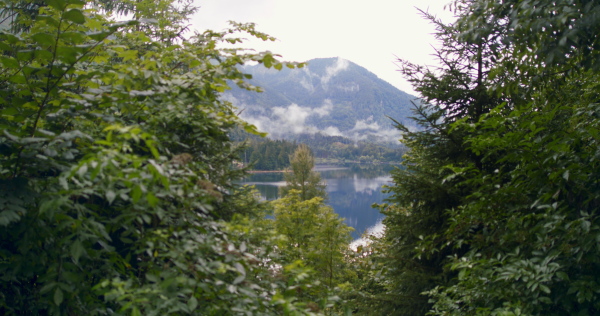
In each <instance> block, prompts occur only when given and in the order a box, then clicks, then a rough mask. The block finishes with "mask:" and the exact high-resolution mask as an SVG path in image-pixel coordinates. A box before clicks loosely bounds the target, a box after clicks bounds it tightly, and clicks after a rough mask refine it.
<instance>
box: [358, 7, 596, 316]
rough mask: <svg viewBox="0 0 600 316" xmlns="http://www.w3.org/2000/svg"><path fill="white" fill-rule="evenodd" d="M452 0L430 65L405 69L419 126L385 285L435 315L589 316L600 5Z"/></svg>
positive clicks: (390, 217) (392, 226)
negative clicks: (425, 302)
mask: <svg viewBox="0 0 600 316" xmlns="http://www.w3.org/2000/svg"><path fill="white" fill-rule="evenodd" d="M453 8H454V9H455V13H456V14H457V15H458V17H459V18H458V20H457V22H456V23H454V24H452V25H448V26H446V25H441V24H439V23H438V26H439V27H440V28H439V30H440V34H441V35H443V36H442V39H443V44H444V47H443V48H442V49H441V50H440V57H441V60H442V61H443V62H444V65H443V66H442V67H441V69H438V70H437V71H435V72H434V71H429V70H428V69H426V68H424V67H419V66H415V65H411V64H409V63H405V64H404V68H403V71H404V73H405V74H406V75H408V77H409V79H410V80H412V81H413V83H415V84H416V89H417V90H418V91H419V92H421V93H422V94H423V96H424V99H425V100H426V101H427V104H424V105H421V106H419V107H417V111H418V114H419V117H418V121H419V122H420V123H421V124H423V125H424V126H425V127H426V130H425V131H424V132H420V133H411V132H410V131H408V130H407V129H404V131H405V132H406V134H405V137H404V140H405V142H406V145H407V146H408V147H409V148H410V149H411V150H410V152H409V153H408V155H407V156H406V157H407V159H406V166H407V171H406V172H404V171H398V172H396V173H395V175H394V182H395V186H394V187H392V188H390V189H391V190H392V191H393V192H394V193H396V194H395V195H394V197H393V198H392V199H390V202H393V203H394V205H391V206H390V207H389V208H387V210H386V211H385V213H386V215H387V217H386V220H385V224H386V234H385V236H384V239H383V240H385V241H386V244H387V245H388V247H389V248H388V249H387V250H386V253H385V255H384V256H383V258H382V259H380V260H382V262H386V263H388V265H389V266H392V267H393V268H391V269H388V270H384V274H386V277H387V278H388V279H389V283H386V284H385V285H386V286H387V285H388V284H391V285H392V286H391V287H387V288H386V287H384V289H385V291H384V293H385V294H387V295H389V294H396V295H402V294H406V293H418V292H417V290H419V291H425V293H419V294H421V295H428V296H429V298H430V302H429V303H430V304H432V305H429V306H425V308H424V309H421V311H420V312H419V313H424V312H425V311H426V310H427V309H429V310H430V314H433V315H595V314H597V313H598V311H599V310H600V305H598V303H597V302H598V297H597V296H598V293H599V291H600V287H599V286H598V284H600V283H599V282H600V280H598V276H597V274H596V273H594V272H593V271H595V270H596V269H597V268H598V263H599V262H598V259H597V258H598V257H599V256H598V255H599V253H598V251H599V250H600V249H599V248H598V247H597V246H598V240H599V239H598V238H600V235H599V230H598V227H599V226H598V214H597V213H598V205H599V204H598V201H599V197H600V187H599V186H598V181H597V175H596V170H598V167H599V166H598V162H597V159H596V158H597V152H598V137H597V136H598V135H597V134H598V133H597V129H598V115H599V114H598V113H599V112H598V111H599V110H600V109H599V108H598V100H599V98H598V96H599V95H598V84H597V79H598V68H597V65H598V63H597V60H598V54H597V52H596V50H594V47H596V46H597V40H596V36H595V35H593V34H596V33H597V28H598V26H599V25H600V24H599V23H598V12H600V11H598V10H600V6H598V4H597V3H596V2H593V1H579V2H577V1H576V2H573V1H558V2H546V1H505V2H497V1H487V0H477V1H456V2H455V3H454V5H453ZM449 57H450V58H452V59H450V60H449V59H448V58H449ZM400 127H401V128H402V126H400ZM392 263H394V265H392ZM418 272H423V274H424V275H421V276H418V277H417V278H413V276H415V275H418V274H416V273H418ZM376 285H377V284H376ZM370 289H372V290H375V289H377V287H375V286H374V287H372V288H370ZM377 297H382V295H379V296H376V298H377ZM379 306H381V305H379ZM397 311H398V310H396V312H397ZM399 314H402V313H399ZM404 314H408V313H407V312H406V311H405V312H404ZM411 314H416V313H415V312H413V313H411Z"/></svg>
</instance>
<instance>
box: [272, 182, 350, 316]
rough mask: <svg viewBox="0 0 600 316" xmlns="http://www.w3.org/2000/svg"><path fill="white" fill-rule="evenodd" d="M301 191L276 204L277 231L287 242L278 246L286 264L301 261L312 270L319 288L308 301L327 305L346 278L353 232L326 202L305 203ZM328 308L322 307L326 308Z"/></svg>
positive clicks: (321, 199)
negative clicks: (349, 246)
mask: <svg viewBox="0 0 600 316" xmlns="http://www.w3.org/2000/svg"><path fill="white" fill-rule="evenodd" d="M300 194H301V192H300V191H299V190H295V189H291V190H290V191H289V192H288V194H287V195H286V196H284V197H282V198H280V199H278V200H275V201H273V202H272V203H273V208H274V215H275V223H274V225H275V229H276V231H277V232H278V233H279V234H281V235H283V236H285V237H286V238H285V239H284V240H282V241H281V243H280V244H279V249H280V251H281V254H282V256H283V257H284V258H285V262H289V263H292V262H297V261H302V262H303V263H304V264H305V265H306V267H308V268H311V269H312V270H313V271H314V272H315V275H316V280H318V281H319V284H317V285H316V286H314V287H313V289H312V290H310V291H308V292H307V295H306V296H307V298H309V299H312V300H315V301H317V302H327V301H328V297H329V295H330V293H331V292H333V290H334V288H335V287H336V286H337V285H338V284H340V283H341V281H342V280H343V278H342V277H343V275H344V274H345V271H344V267H345V261H344V258H345V255H346V252H347V251H348V244H349V242H350V240H351V236H350V233H351V232H352V228H351V227H348V226H347V225H346V224H345V223H344V219H343V218H340V217H339V215H338V214H337V213H335V212H334V210H333V209H332V208H331V207H329V206H326V205H325V204H324V203H323V198H321V197H313V198H312V199H310V200H304V201H303V200H302V199H301V195H300ZM325 305H326V304H321V308H325V307H326V306H325Z"/></svg>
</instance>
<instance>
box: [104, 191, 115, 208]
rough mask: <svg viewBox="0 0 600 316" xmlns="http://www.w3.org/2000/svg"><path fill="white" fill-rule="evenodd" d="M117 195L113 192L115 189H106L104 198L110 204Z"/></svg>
mask: <svg viewBox="0 0 600 316" xmlns="http://www.w3.org/2000/svg"><path fill="white" fill-rule="evenodd" d="M116 197H117V194H116V193H115V191H113V190H108V191H106V200H107V201H108V204H109V205H110V204H112V202H113V201H114V200H115V198H116Z"/></svg>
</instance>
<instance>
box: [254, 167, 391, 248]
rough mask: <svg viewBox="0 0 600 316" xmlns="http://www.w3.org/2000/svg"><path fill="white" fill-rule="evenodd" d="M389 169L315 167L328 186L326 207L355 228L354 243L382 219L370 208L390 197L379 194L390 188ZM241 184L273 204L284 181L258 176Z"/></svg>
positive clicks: (275, 175)
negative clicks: (385, 188) (384, 187)
mask: <svg viewBox="0 0 600 316" xmlns="http://www.w3.org/2000/svg"><path fill="white" fill-rule="evenodd" d="M392 168H393V167H391V166H388V165H367V166H361V165H348V166H345V167H339V166H325V165H320V166H316V167H315V170H316V171H319V172H320V173H321V178H322V179H323V180H324V181H325V182H326V184H327V188H326V190H327V194H328V200H327V204H329V205H330V206H331V207H333V209H334V210H335V211H336V212H337V213H338V214H340V216H341V217H343V218H345V220H346V224H348V225H349V226H352V227H354V229H355V231H354V232H353V234H352V235H353V237H354V238H355V239H356V238H359V237H360V235H361V234H362V233H363V232H365V231H366V230H367V229H368V228H370V227H373V226H375V225H377V223H378V222H380V221H381V219H382V218H383V215H381V214H380V213H379V211H377V210H376V209H373V208H372V207H371V206H372V204H374V203H381V202H383V199H385V198H386V197H387V196H389V194H387V193H382V192H381V187H382V186H383V185H386V184H390V181H391V177H390V175H389V172H390V171H391V169H392ZM244 184H253V185H254V186H255V187H256V188H257V189H258V190H259V192H260V193H261V195H262V197H263V198H264V199H267V200H274V199H277V198H278V197H279V196H278V188H279V187H280V186H282V185H285V181H283V174H282V173H258V174H253V175H251V176H250V177H248V178H247V179H245V181H244Z"/></svg>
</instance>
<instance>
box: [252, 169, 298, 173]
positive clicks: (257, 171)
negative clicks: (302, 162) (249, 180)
mask: <svg viewBox="0 0 600 316" xmlns="http://www.w3.org/2000/svg"><path fill="white" fill-rule="evenodd" d="M284 172H292V171H291V170H248V173H284Z"/></svg>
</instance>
